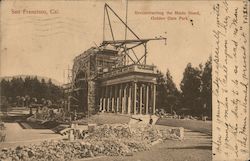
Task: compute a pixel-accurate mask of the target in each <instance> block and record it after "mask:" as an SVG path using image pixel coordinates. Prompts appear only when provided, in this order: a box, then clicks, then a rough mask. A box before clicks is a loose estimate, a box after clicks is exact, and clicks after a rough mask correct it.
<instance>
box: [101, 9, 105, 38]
mask: <svg viewBox="0 0 250 161" xmlns="http://www.w3.org/2000/svg"><path fill="white" fill-rule="evenodd" d="M103 12H104V13H103V33H102V34H103V35H102V36H103V37H102V39H103V41H105V6H104V9H103Z"/></svg>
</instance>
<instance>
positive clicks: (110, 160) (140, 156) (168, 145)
mask: <svg viewBox="0 0 250 161" xmlns="http://www.w3.org/2000/svg"><path fill="white" fill-rule="evenodd" d="M211 141H212V136H209V135H207V134H203V133H200V132H193V131H191V130H185V139H184V140H183V141H173V140H168V141H166V142H164V143H159V144H157V145H154V146H153V147H152V148H151V149H150V150H149V151H144V152H137V153H134V154H133V156H117V157H99V158H92V159H90V158H89V159H81V160H75V161H84V160H92V161H211V160H212V142H211Z"/></svg>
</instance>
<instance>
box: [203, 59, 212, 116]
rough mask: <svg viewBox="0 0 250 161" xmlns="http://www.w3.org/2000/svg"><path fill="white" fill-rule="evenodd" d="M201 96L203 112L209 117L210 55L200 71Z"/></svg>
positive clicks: (210, 112) (210, 93)
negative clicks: (201, 71)
mask: <svg viewBox="0 0 250 161" xmlns="http://www.w3.org/2000/svg"><path fill="white" fill-rule="evenodd" d="M201 80H202V88H201V97H202V104H203V114H204V115H207V116H209V117H211V115H212V57H211V56H210V57H209V58H208V60H207V62H206V63H205V67H204V70H203V73H202V77H201Z"/></svg>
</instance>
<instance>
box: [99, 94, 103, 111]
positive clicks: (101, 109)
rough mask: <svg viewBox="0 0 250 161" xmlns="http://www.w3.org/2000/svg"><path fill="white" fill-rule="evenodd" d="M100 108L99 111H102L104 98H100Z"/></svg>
mask: <svg viewBox="0 0 250 161" xmlns="http://www.w3.org/2000/svg"><path fill="white" fill-rule="evenodd" d="M99 105H100V108H99V111H102V97H101V98H100V104H99Z"/></svg>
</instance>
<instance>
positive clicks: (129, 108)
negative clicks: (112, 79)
mask: <svg viewBox="0 0 250 161" xmlns="http://www.w3.org/2000/svg"><path fill="white" fill-rule="evenodd" d="M131 92H132V90H131V84H129V86H128V110H127V111H128V114H130V113H131Z"/></svg>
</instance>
